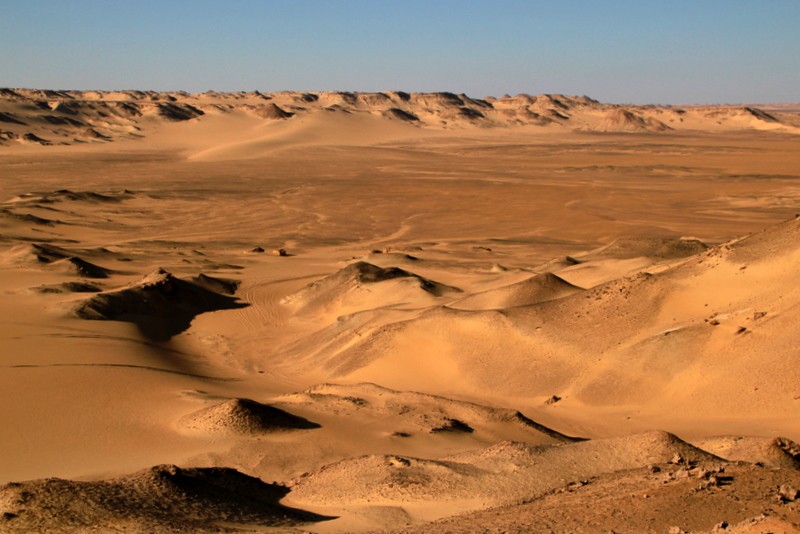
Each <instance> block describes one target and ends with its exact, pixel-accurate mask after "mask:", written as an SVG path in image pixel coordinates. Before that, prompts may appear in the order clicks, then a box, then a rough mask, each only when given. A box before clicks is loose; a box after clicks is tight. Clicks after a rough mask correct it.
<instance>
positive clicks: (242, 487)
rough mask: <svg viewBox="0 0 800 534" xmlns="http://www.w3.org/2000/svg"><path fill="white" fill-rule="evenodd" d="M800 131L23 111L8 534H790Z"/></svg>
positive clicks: (248, 113) (481, 119) (440, 113)
mask: <svg viewBox="0 0 800 534" xmlns="http://www.w3.org/2000/svg"><path fill="white" fill-rule="evenodd" d="M796 108H797V106H794V107H793V106H790V105H770V106H763V107H761V106H758V105H747V106H703V107H698V106H687V107H664V106H613V105H608V104H603V103H600V102H597V101H595V100H592V99H590V98H588V97H570V96H565V95H538V96H532V95H516V96H505V97H501V98H484V99H478V98H474V97H468V96H466V95H461V94H454V93H435V94H414V93H408V94H407V93H402V92H386V93H289V92H286V93H275V94H262V93H257V92H253V93H236V94H219V93H204V94H189V93H178V92H176V93H155V92H136V91H120V92H114V93H109V92H99V91H92V92H74V91H43V90H26V89H13V90H12V89H7V90H1V91H0V176H2V178H3V179H2V180H0V272H2V276H0V318H1V320H0V346H1V347H2V350H1V351H0V358H2V361H0V391H2V402H0V424H2V428H3V429H4V430H3V432H2V434H0V484H3V485H2V486H0V531H2V532H6V531H8V532H31V531H54V532H55V531H58V532H85V531H88V530H90V529H92V528H99V529H101V530H106V531H142V532H144V531H147V532H161V531H164V532H166V531H173V530H176V529H177V530H179V531H186V532H194V531H226V530H229V531H237V532H239V531H262V530H263V529H275V530H282V531H286V530H289V531H291V530H305V531H312V532H352V531H394V530H401V531H411V532H427V531H442V530H447V531H452V532H470V531H474V530H476V529H478V530H488V531H495V530H500V531H503V530H505V531H512V532H514V531H517V532H529V531H541V532H550V531H584V532H594V531H603V530H605V531H608V530H615V531H630V532H641V531H654V532H667V531H673V532H680V531H687V532H688V531H692V532H695V531H699V532H711V531H713V530H714V529H716V530H717V531H721V530H725V531H733V532H766V531H771V532H792V531H796V530H797V529H799V528H800V508H798V506H800V504H798V503H799V502H800V501H798V494H797V490H798V488H800V472H799V471H798V465H800V446H798V445H797V444H796V442H798V441H800V385H799V384H800V376H799V375H798V371H797V362H796V359H797V358H796V339H797V338H798V335H800V332H799V331H798V326H797V322H796V321H795V320H794V319H795V312H796V310H797V307H798V304H800V290H798V289H797V284H796V280H797V276H796V265H797V264H798V262H800V219H798V218H796V214H797V213H798V212H800V189H798V187H797V185H796V181H797V178H798V175H797V169H798V168H800V166H799V165H800V150H799V149H800V136H798V133H800V116H798V114H797V109H796ZM723 525H724V526H723ZM170 529H173V530H170Z"/></svg>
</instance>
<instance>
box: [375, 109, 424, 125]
mask: <svg viewBox="0 0 800 534" xmlns="http://www.w3.org/2000/svg"><path fill="white" fill-rule="evenodd" d="M383 115H384V116H385V117H389V118H390V119H400V120H403V121H406V122H419V117H417V116H416V115H414V114H413V113H411V112H410V111H405V110H403V109H400V108H389V109H387V110H386V111H384V112H383Z"/></svg>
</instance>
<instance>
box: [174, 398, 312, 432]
mask: <svg viewBox="0 0 800 534" xmlns="http://www.w3.org/2000/svg"><path fill="white" fill-rule="evenodd" d="M177 424H178V426H179V427H180V428H181V429H183V430H186V431H190V432H200V433H210V434H220V433H221V434H226V433H234V434H259V433H264V432H274V431H280V430H295V429H303V428H319V425H318V424H316V423H312V422H310V421H308V420H306V419H303V418H302V417H297V416H296V415H292V414H290V413H287V412H284V411H283V410H280V409H278V408H274V407H272V406H268V405H265V404H261V403H258V402H255V401H252V400H250V399H231V400H229V401H225V402H223V403H220V404H216V405H214V406H210V407H208V408H204V409H202V410H199V411H197V412H195V413H191V414H188V415H186V416H184V417H182V418H181V419H180V420H179V421H178V423H177Z"/></svg>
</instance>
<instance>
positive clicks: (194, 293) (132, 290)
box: [75, 269, 246, 341]
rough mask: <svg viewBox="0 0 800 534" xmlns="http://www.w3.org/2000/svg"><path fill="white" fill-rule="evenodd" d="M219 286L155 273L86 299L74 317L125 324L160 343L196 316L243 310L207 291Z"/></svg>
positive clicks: (226, 299)
mask: <svg viewBox="0 0 800 534" xmlns="http://www.w3.org/2000/svg"><path fill="white" fill-rule="evenodd" d="M212 280H213V281H212ZM210 281H211V283H209V282H210ZM221 285H222V286H223V287H224V288H226V289H228V288H230V285H228V284H224V283H223V282H221V281H218V280H215V279H212V278H210V277H207V276H204V277H203V278H200V283H193V282H187V281H185V280H181V279H179V278H175V277H174V276H173V275H172V274H171V273H169V272H167V271H165V270H163V269H157V270H155V271H153V272H152V273H150V274H148V275H147V276H145V277H144V278H142V279H141V280H140V281H139V282H137V283H135V284H133V285H131V286H128V287H126V288H124V289H120V290H116V291H108V292H103V293H98V294H97V295H95V296H93V297H91V298H89V299H88V300H86V301H85V302H83V303H81V304H80V305H79V306H78V307H76V308H75V315H77V316H78V317H80V318H81V319H94V320H97V319H99V320H117V321H129V322H132V323H135V324H136V325H137V326H138V327H139V329H140V330H141V332H142V334H143V335H144V336H145V337H147V338H150V339H156V340H162V341H163V340H167V339H169V338H171V337H172V336H174V335H176V334H178V333H180V332H183V331H184V330H186V329H187V328H189V325H190V323H191V321H192V319H193V318H194V317H195V316H196V315H198V314H200V313H204V312H209V311H215V310H225V309H233V308H237V307H242V306H246V304H243V303H238V302H237V301H236V299H235V298H231V297H229V296H227V295H224V294H220V293H217V292H216V291H214V290H213V289H209V288H208V287H209V286H211V287H214V288H215V289H217V288H218V287H219V286H221ZM229 291H230V290H229V289H228V291H225V292H226V293H227V292H229Z"/></svg>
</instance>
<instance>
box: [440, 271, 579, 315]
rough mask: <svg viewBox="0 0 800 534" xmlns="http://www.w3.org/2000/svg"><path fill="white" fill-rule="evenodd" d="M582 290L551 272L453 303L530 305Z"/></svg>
mask: <svg viewBox="0 0 800 534" xmlns="http://www.w3.org/2000/svg"><path fill="white" fill-rule="evenodd" d="M581 291H583V289H582V288H580V287H578V286H576V285H573V284H570V283H569V282H567V281H566V280H564V279H563V278H561V277H559V276H557V275H555V274H553V273H542V274H537V275H535V276H532V277H531V278H528V279H526V280H522V281H521V282H516V283H514V284H510V285H507V286H504V287H501V288H498V289H492V290H489V291H484V292H482V293H476V294H474V295H470V296H469V297H466V298H465V299H463V300H460V301H458V302H457V303H455V304H453V305H452V307H454V308H457V309H468V310H473V309H474V310H479V309H485V310H488V309H503V308H512V307H516V306H530V305H532V304H538V303H540V302H547V301H550V300H556V299H559V298H562V297H566V296H568V295H573V294H575V293H579V292H581Z"/></svg>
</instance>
